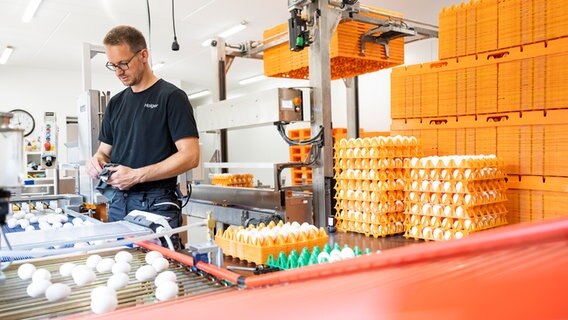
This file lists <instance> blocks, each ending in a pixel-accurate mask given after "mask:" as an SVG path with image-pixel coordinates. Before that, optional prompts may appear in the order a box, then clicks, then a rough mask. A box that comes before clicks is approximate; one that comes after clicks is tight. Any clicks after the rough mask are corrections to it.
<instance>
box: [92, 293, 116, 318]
mask: <svg viewBox="0 0 568 320" xmlns="http://www.w3.org/2000/svg"><path fill="white" fill-rule="evenodd" d="M117 305H118V300H117V299H116V297H113V296H108V295H102V296H100V297H97V298H96V299H91V310H92V311H93V312H94V313H96V314H103V313H107V312H110V311H114V310H115V309H116V306H117Z"/></svg>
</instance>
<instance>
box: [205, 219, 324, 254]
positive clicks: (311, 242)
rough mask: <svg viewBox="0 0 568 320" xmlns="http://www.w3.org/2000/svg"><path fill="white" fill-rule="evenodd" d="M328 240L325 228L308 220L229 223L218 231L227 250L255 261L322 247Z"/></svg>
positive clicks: (216, 237)
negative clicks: (246, 225) (243, 223)
mask: <svg viewBox="0 0 568 320" xmlns="http://www.w3.org/2000/svg"><path fill="white" fill-rule="evenodd" d="M327 240H328V236H327V233H326V232H325V230H324V229H323V228H319V229H318V228H317V227H316V226H314V225H311V224H308V223H305V222H304V223H303V224H301V225H300V224H299V223H298V222H292V223H289V222H287V223H283V222H282V221H280V222H279V223H278V224H275V223H274V222H270V224H268V226H266V225H264V224H263V223H261V224H259V225H258V227H254V226H253V225H251V226H249V227H248V228H246V229H245V228H244V227H242V226H239V227H236V226H230V227H229V228H227V229H226V230H225V231H221V230H219V232H217V234H216V235H215V243H217V245H218V246H219V247H220V248H221V249H223V253H224V254H226V255H229V256H232V257H233V258H239V259H241V260H245V261H248V262H254V263H256V264H263V263H266V261H267V260H268V257H269V256H270V255H272V256H273V257H274V256H278V254H280V252H283V253H284V254H286V255H288V254H290V252H291V251H292V250H296V251H301V250H302V249H303V248H313V247H315V246H320V247H323V246H324V245H325V244H326V243H327Z"/></svg>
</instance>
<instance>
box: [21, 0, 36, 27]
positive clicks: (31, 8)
mask: <svg viewBox="0 0 568 320" xmlns="http://www.w3.org/2000/svg"><path fill="white" fill-rule="evenodd" d="M40 4H41V0H30V2H29V3H28V6H27V7H26V11H24V15H23V16H22V21H23V22H26V23H28V22H30V21H32V18H33V17H34V15H35V13H36V11H37V8H39V5H40Z"/></svg>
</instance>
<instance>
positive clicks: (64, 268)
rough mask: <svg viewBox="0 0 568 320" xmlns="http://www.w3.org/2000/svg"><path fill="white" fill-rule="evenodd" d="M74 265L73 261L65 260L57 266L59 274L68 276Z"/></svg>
mask: <svg viewBox="0 0 568 320" xmlns="http://www.w3.org/2000/svg"><path fill="white" fill-rule="evenodd" d="M75 267H76V265H75V264H74V263H71V262H66V263H64V264H62V265H61V266H60V267H59V274H60V275H61V276H62V277H69V276H70V275H71V273H72V272H73V269H74V268H75Z"/></svg>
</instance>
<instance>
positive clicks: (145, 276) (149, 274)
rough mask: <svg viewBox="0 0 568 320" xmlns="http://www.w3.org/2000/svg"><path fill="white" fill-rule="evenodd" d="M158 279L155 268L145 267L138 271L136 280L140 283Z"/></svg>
mask: <svg viewBox="0 0 568 320" xmlns="http://www.w3.org/2000/svg"><path fill="white" fill-rule="evenodd" d="M154 277H156V269H154V267H152V266H149V265H145V266H141V267H140V268H138V270H136V279H137V280H138V281H150V280H152V279H154Z"/></svg>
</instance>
